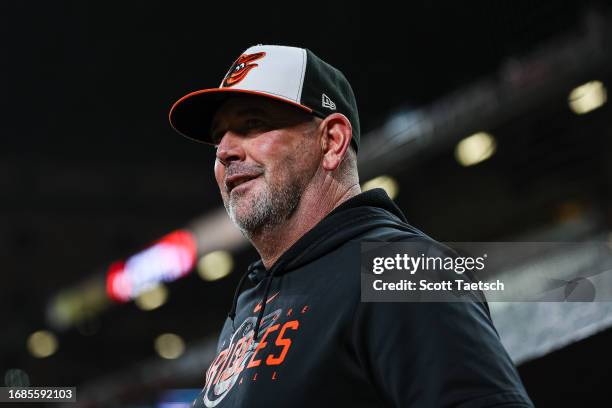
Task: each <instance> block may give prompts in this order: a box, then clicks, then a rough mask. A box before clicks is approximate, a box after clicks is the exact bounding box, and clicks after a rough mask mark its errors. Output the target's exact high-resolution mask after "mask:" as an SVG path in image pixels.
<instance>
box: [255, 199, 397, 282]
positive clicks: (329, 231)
mask: <svg viewBox="0 0 612 408" xmlns="http://www.w3.org/2000/svg"><path fill="white" fill-rule="evenodd" d="M383 219H384V220H385V221H387V222H388V223H391V224H394V225H396V226H402V227H406V226H408V224H407V220H406V217H405V216H404V214H403V213H402V211H401V210H400V209H399V207H398V206H397V205H396V204H395V203H394V202H393V200H391V198H389V196H388V195H387V193H386V192H385V190H383V189H382V188H376V189H372V190H368V191H365V192H362V193H360V194H357V195H356V196H353V197H351V198H349V199H348V200H346V201H345V202H343V203H342V204H340V205H339V206H338V207H336V208H335V209H333V210H332V211H331V212H330V213H329V214H327V215H326V216H325V217H324V218H323V219H322V220H321V221H320V222H319V223H318V224H317V225H315V226H314V227H313V228H312V229H311V230H309V231H308V232H306V233H305V234H304V235H303V236H302V237H301V238H300V239H299V240H297V241H296V242H295V243H294V244H293V245H292V246H291V247H290V248H289V249H288V250H287V251H285V252H284V253H283V254H282V255H281V256H280V258H279V259H278V260H277V261H276V262H275V263H274V265H272V267H271V268H270V270H266V268H265V266H264V265H263V262H262V261H261V259H259V260H258V261H256V262H253V263H252V264H251V265H249V268H248V272H247V273H248V276H249V279H250V280H251V282H253V284H257V283H259V282H260V281H261V280H263V279H264V278H265V277H266V276H267V275H268V274H269V273H270V271H272V270H274V271H275V273H274V275H275V276H279V275H282V274H283V273H286V272H289V271H291V270H293V269H296V268H298V267H300V266H302V265H304V264H306V263H308V262H310V261H312V260H313V259H316V258H319V257H320V256H322V255H324V254H325V253H327V252H330V251H332V250H333V249H335V248H337V247H338V246H339V245H340V244H343V243H344V242H346V241H348V240H350V239H352V238H354V237H356V236H358V235H360V234H362V233H364V232H366V231H368V230H370V229H372V228H376V227H379V226H380V225H381V224H380V222H381V221H382V220H383ZM357 221H360V222H357Z"/></svg>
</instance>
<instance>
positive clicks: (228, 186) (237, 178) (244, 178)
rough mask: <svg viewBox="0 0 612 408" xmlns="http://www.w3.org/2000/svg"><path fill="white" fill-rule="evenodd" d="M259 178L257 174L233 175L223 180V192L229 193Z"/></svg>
mask: <svg viewBox="0 0 612 408" xmlns="http://www.w3.org/2000/svg"><path fill="white" fill-rule="evenodd" d="M257 177H259V174H235V175H233V176H230V177H227V178H226V179H225V191H227V192H228V193H230V192H231V191H232V190H233V189H234V188H236V187H238V186H239V185H241V184H245V183H247V182H249V181H251V180H254V179H256V178H257Z"/></svg>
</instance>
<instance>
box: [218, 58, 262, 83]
mask: <svg viewBox="0 0 612 408" xmlns="http://www.w3.org/2000/svg"><path fill="white" fill-rule="evenodd" d="M265 55H266V53H265V52H256V53H255V54H242V55H241V56H240V57H238V59H237V60H236V62H234V64H233V65H232V67H231V68H230V69H229V71H228V72H227V75H226V76H225V79H224V80H223V87H230V86H234V85H236V84H237V83H238V82H240V81H242V80H243V79H244V78H245V77H246V76H247V74H248V73H249V71H250V70H252V69H253V68H255V67H256V66H257V64H253V61H257V60H258V59H261V58H263V57H264V56H265Z"/></svg>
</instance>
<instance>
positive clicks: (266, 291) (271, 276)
mask: <svg viewBox="0 0 612 408" xmlns="http://www.w3.org/2000/svg"><path fill="white" fill-rule="evenodd" d="M276 269H277V268H272V270H271V271H270V274H269V275H268V276H267V277H266V279H267V280H268V281H267V282H266V288H265V289H264V295H263V299H261V309H259V314H258V315H257V320H256V321H255V329H254V333H253V339H254V340H255V341H257V336H258V334H259V326H260V325H261V319H263V315H264V311H265V309H266V302H267V301H268V294H269V293H270V286H272V285H271V284H272V279H274V272H275V271H276Z"/></svg>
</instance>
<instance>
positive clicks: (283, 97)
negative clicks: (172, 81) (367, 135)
mask: <svg viewBox="0 0 612 408" xmlns="http://www.w3.org/2000/svg"><path fill="white" fill-rule="evenodd" d="M237 94H251V95H259V96H262V97H265V98H270V99H274V100H277V101H281V102H285V103H287V104H289V105H292V106H295V107H296V108H298V109H302V110H304V111H306V112H308V113H310V114H313V115H315V116H318V117H320V118H325V117H327V116H328V115H330V114H332V113H335V112H339V113H342V114H343V115H345V116H346V117H347V118H348V120H349V121H350V122H351V125H352V128H353V138H352V140H351V143H353V146H354V147H355V151H357V150H358V149H359V135H360V132H359V115H358V113H357V102H356V101H355V95H354V93H353V90H352V88H351V85H350V84H349V82H348V80H347V79H346V77H345V76H344V74H342V72H340V71H339V70H338V69H336V68H334V67H333V66H331V65H330V64H328V63H327V62H325V61H323V60H322V59H321V58H319V57H317V56H316V55H315V54H314V53H313V52H312V51H310V50H308V49H305V48H297V47H287V46H281V45H256V46H253V47H250V48H248V49H246V50H245V51H244V52H243V53H242V55H240V56H239V57H238V59H236V61H235V62H234V63H233V64H232V66H231V67H230V69H229V71H228V72H227V74H225V77H224V78H223V81H221V84H220V85H219V87H218V88H210V89H202V90H199V91H195V92H191V93H189V94H187V95H185V96H183V97H182V98H181V99H179V100H178V101H176V102H175V103H174V105H172V108H171V109H170V114H169V119H170V124H171V125H172V127H173V128H174V129H175V130H176V131H177V132H178V133H180V134H181V135H183V136H185V137H188V138H190V139H193V140H196V141H199V142H204V143H209V144H212V141H211V139H210V128H211V123H212V118H213V116H214V114H215V112H216V111H217V109H218V108H219V107H220V106H221V104H222V103H223V102H224V101H225V100H226V99H228V98H230V97H232V96H235V95H237Z"/></svg>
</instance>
